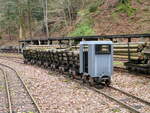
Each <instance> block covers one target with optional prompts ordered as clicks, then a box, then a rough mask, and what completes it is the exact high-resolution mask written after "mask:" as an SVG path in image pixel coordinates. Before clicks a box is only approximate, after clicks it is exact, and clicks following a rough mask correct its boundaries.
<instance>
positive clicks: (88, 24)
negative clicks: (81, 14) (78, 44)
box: [69, 17, 95, 36]
mask: <svg viewBox="0 0 150 113" xmlns="http://www.w3.org/2000/svg"><path fill="white" fill-rule="evenodd" d="M92 26H93V21H92V20H91V19H90V18H89V17H85V18H83V20H82V21H81V22H80V23H79V24H77V25H76V28H75V30H74V31H73V32H71V33H70V34H69V36H88V35H94V34H95V32H94V30H93V28H92Z"/></svg>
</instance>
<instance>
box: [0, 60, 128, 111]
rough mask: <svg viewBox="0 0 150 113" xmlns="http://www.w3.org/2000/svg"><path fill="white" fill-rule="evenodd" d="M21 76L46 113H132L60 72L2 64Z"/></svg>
mask: <svg viewBox="0 0 150 113" xmlns="http://www.w3.org/2000/svg"><path fill="white" fill-rule="evenodd" d="M0 62H1V63H5V64H7V65H11V66H12V67H14V68H15V69H16V70H17V71H18V72H19V73H20V75H21V77H22V78H23V80H24V81H25V83H26V84H27V86H28V88H29V90H30V92H31V94H32V95H33V97H34V98H35V100H36V101H37V103H38V104H39V106H40V108H41V110H42V112H43V113H115V112H120V113H129V111H128V110H127V109H124V108H122V107H121V106H120V105H118V104H117V103H115V102H113V101H110V100H108V99H107V98H105V97H104V96H102V95H100V94H98V93H96V92H95V91H92V90H90V89H88V88H83V86H81V85H80V84H78V83H76V82H74V81H72V80H69V79H67V78H65V77H64V76H62V75H61V74H58V73H56V72H48V71H46V70H44V69H41V68H38V67H35V66H30V65H23V64H19V63H15V62H12V61H6V60H0Z"/></svg>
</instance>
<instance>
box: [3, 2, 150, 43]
mask: <svg viewBox="0 0 150 113" xmlns="http://www.w3.org/2000/svg"><path fill="white" fill-rule="evenodd" d="M149 25H150V1H149V0H0V38H1V39H10V40H20V39H29V38H34V37H36V38H37V37H56V36H57V37H58V36H81V35H101V34H103V35H108V34H129V33H150V26H149Z"/></svg>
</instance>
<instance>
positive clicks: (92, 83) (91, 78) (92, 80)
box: [89, 77, 95, 86]
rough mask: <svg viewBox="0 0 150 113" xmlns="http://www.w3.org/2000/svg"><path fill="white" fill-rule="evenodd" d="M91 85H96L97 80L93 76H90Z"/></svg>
mask: <svg viewBox="0 0 150 113" xmlns="http://www.w3.org/2000/svg"><path fill="white" fill-rule="evenodd" d="M89 85H90V86H94V85H95V81H94V78H93V77H89Z"/></svg>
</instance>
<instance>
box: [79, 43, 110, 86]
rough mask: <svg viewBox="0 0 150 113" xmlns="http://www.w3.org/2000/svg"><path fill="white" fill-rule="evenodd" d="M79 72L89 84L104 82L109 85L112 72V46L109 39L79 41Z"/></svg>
mask: <svg viewBox="0 0 150 113" xmlns="http://www.w3.org/2000/svg"><path fill="white" fill-rule="evenodd" d="M80 73H82V74H83V75H82V79H83V81H86V80H87V79H88V80H89V83H90V84H91V85H94V84H95V83H102V82H104V83H105V84H106V85H109V84H110V82H111V76H112V73H113V46H112V42H111V41H83V42H81V43H80Z"/></svg>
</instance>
